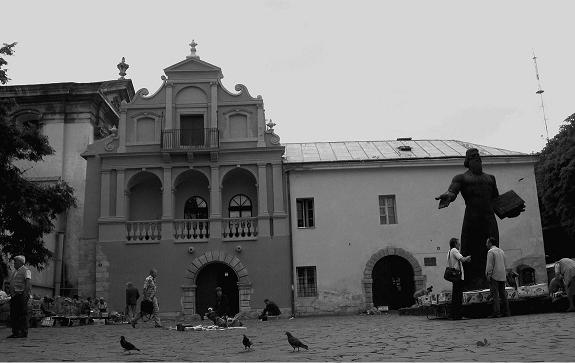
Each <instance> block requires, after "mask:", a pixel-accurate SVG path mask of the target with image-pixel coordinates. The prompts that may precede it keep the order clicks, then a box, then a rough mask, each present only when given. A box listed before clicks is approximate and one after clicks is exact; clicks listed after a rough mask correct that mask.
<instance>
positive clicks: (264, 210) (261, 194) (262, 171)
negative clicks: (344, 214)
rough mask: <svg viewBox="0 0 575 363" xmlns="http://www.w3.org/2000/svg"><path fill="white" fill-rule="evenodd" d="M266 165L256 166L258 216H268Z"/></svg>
mask: <svg viewBox="0 0 575 363" xmlns="http://www.w3.org/2000/svg"><path fill="white" fill-rule="evenodd" d="M268 215H269V213H268V188H267V173H266V164H258V216H262V217H263V216H268Z"/></svg>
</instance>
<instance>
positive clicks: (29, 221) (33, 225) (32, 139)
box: [0, 43, 76, 269]
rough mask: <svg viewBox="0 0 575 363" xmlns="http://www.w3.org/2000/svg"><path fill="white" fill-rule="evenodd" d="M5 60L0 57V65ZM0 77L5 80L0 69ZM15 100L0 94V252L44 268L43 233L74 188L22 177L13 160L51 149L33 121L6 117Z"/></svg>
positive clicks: (8, 47) (7, 49) (71, 201)
mask: <svg viewBox="0 0 575 363" xmlns="http://www.w3.org/2000/svg"><path fill="white" fill-rule="evenodd" d="M15 44H16V43H12V44H4V47H2V48H0V55H12V54H13V49H12V48H13V47H14V45H15ZM6 64H7V62H6V61H5V60H4V59H3V58H2V57H0V65H1V66H4V65H6ZM0 81H1V82H2V84H5V83H6V82H7V81H8V77H7V75H6V71H5V70H1V73H0ZM13 107H14V101H12V100H6V99H0V257H13V256H15V255H24V256H26V262H27V263H28V264H29V265H32V266H35V267H37V268H40V269H41V268H43V267H44V266H45V265H46V263H47V262H48V260H49V258H50V257H51V256H52V253H51V252H50V251H49V250H48V249H46V248H45V247H44V242H43V239H42V238H43V236H44V235H45V234H47V233H50V232H52V231H53V230H54V227H55V226H54V220H55V219H56V217H57V216H58V214H60V213H63V212H65V211H66V210H67V209H68V208H70V207H75V206H76V200H75V198H74V196H73V189H72V188H71V187H70V186H69V185H68V184H66V183H65V182H63V181H61V182H58V183H55V184H51V185H49V184H41V183H35V182H31V181H29V180H27V179H26V178H25V176H24V172H25V170H21V168H20V167H18V165H17V164H18V162H19V161H22V160H27V161H32V162H36V161H41V160H42V159H43V157H44V156H47V155H51V154H53V153H54V149H52V147H50V145H49V143H48V139H47V138H46V137H45V136H43V135H41V134H40V132H39V129H38V127H37V125H35V124H34V123H29V122H17V121H16V120H14V119H12V118H11V117H10V110H11V109H12V108H13Z"/></svg>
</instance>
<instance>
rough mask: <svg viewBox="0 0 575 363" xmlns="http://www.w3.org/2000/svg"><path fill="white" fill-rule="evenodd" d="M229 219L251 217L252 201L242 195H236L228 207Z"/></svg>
mask: <svg viewBox="0 0 575 363" xmlns="http://www.w3.org/2000/svg"><path fill="white" fill-rule="evenodd" d="M228 211H229V212H230V218H240V217H251V216H252V201H251V200H250V198H248V197H247V196H245V195H243V194H238V195H236V196H234V197H233V198H232V199H231V200H230V206H229V207H228Z"/></svg>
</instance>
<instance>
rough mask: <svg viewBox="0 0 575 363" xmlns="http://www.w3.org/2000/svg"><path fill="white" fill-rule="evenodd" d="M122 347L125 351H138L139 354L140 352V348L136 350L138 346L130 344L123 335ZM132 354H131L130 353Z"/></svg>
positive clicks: (121, 339) (121, 338)
mask: <svg viewBox="0 0 575 363" xmlns="http://www.w3.org/2000/svg"><path fill="white" fill-rule="evenodd" d="M120 345H121V346H122V348H124V351H126V350H127V351H128V352H129V351H131V350H137V351H138V352H139V351H140V350H139V349H138V348H136V346H135V345H134V344H132V343H130V342H129V341H127V340H126V338H124V336H123V335H122V336H121V337H120ZM130 354H131V353H130Z"/></svg>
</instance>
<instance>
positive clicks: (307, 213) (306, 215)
mask: <svg viewBox="0 0 575 363" xmlns="http://www.w3.org/2000/svg"><path fill="white" fill-rule="evenodd" d="M296 205H297V226H298V228H311V227H313V226H314V216H313V198H298V199H296Z"/></svg>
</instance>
